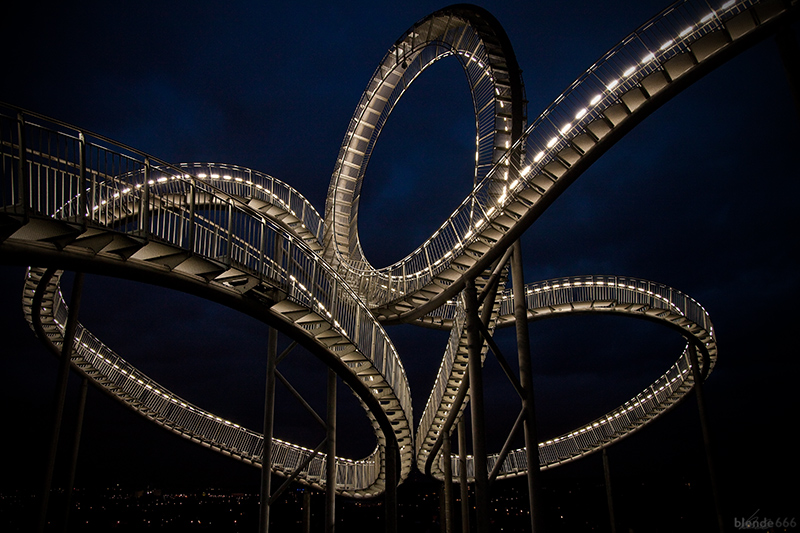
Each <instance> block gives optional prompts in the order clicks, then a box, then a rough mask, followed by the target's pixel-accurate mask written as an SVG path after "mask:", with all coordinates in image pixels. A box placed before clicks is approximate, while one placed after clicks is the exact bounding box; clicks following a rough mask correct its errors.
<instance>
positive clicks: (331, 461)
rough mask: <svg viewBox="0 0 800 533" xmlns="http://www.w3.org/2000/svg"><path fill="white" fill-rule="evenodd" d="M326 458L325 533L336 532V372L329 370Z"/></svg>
mask: <svg viewBox="0 0 800 533" xmlns="http://www.w3.org/2000/svg"><path fill="white" fill-rule="evenodd" d="M326 448H327V455H326V457H325V533H333V532H334V531H335V530H336V372H334V371H333V370H332V369H330V368H329V369H328V437H327V446H326Z"/></svg>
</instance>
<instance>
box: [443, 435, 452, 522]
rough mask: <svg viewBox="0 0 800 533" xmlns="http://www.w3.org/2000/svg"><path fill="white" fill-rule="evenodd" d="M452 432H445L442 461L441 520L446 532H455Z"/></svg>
mask: <svg viewBox="0 0 800 533" xmlns="http://www.w3.org/2000/svg"><path fill="white" fill-rule="evenodd" d="M450 447H451V445H450V434H449V433H445V435H444V440H443V441H442V459H443V461H442V463H443V465H442V466H443V468H442V470H443V471H444V481H443V482H442V502H441V505H440V507H441V511H440V514H441V521H442V525H443V526H444V527H443V528H442V531H444V533H453V463H452V461H451V453H452V452H451V450H450Z"/></svg>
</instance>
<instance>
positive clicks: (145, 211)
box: [139, 158, 150, 237]
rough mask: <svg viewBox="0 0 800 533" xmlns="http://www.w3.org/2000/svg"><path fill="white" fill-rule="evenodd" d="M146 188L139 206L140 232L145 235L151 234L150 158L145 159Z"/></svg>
mask: <svg viewBox="0 0 800 533" xmlns="http://www.w3.org/2000/svg"><path fill="white" fill-rule="evenodd" d="M142 188H143V189H144V191H143V193H142V196H141V204H140V206H139V232H140V233H141V234H142V236H144V237H148V236H149V235H150V159H149V158H145V160H144V183H143V184H142Z"/></svg>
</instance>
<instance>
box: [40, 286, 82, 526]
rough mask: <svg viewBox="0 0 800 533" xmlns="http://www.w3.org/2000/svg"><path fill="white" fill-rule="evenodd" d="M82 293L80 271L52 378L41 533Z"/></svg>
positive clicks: (47, 502)
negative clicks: (51, 400) (51, 414)
mask: <svg viewBox="0 0 800 533" xmlns="http://www.w3.org/2000/svg"><path fill="white" fill-rule="evenodd" d="M82 293H83V272H76V273H75V279H74V280H73V282H72V297H71V299H70V309H69V316H68V317H67V324H66V326H65V328H64V344H63V345H62V347H61V358H60V359H59V363H58V377H57V379H56V394H55V399H54V402H53V427H52V431H51V434H50V451H49V453H48V455H47V465H46V467H45V474H44V484H43V487H42V498H41V502H40V503H41V505H40V508H39V531H40V532H43V531H44V530H45V527H46V525H47V506H48V504H49V502H50V490H51V488H52V485H53V471H54V470H55V466H56V455H57V453H58V437H59V435H60V433H61V422H62V420H63V418H64V401H65V400H66V396H67V384H68V383H69V366H70V358H71V357H72V346H73V344H74V343H75V331H76V329H77V327H78V312H79V311H80V308H81V295H82Z"/></svg>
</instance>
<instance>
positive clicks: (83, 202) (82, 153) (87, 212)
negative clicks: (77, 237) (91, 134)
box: [77, 132, 92, 227]
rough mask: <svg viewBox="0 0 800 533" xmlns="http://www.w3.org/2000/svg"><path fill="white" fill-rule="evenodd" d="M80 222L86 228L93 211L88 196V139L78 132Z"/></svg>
mask: <svg viewBox="0 0 800 533" xmlns="http://www.w3.org/2000/svg"><path fill="white" fill-rule="evenodd" d="M78 164H79V168H78V187H79V190H78V198H79V200H78V213H77V215H78V220H80V221H81V223H82V224H83V226H84V227H86V221H87V219H91V217H92V211H91V208H90V207H89V199H88V198H87V194H86V139H85V138H84V137H83V132H78Z"/></svg>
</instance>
